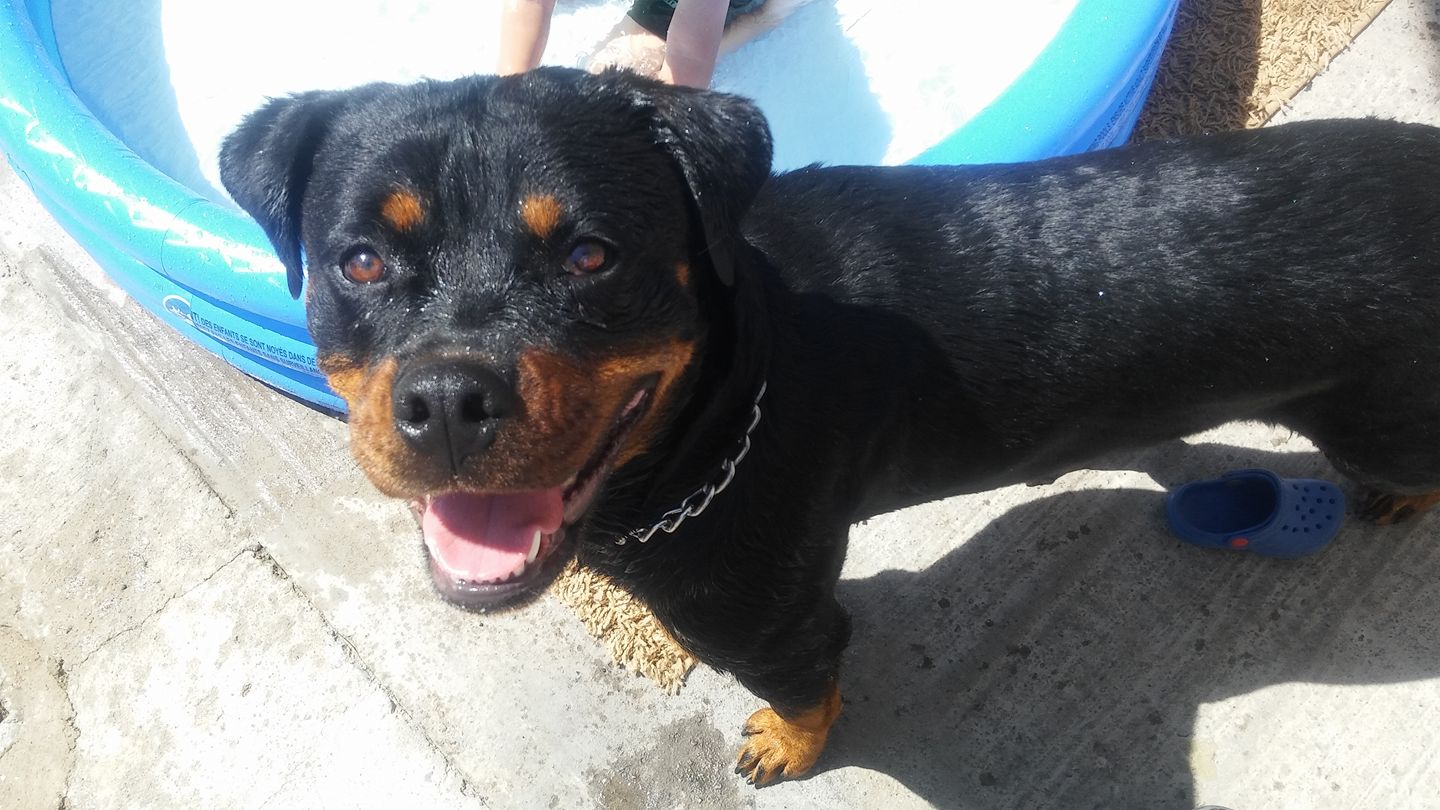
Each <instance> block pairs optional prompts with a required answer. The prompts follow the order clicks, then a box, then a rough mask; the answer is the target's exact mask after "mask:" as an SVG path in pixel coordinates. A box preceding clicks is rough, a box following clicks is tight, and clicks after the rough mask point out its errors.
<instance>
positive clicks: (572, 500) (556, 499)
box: [415, 385, 654, 610]
mask: <svg viewBox="0 0 1440 810" xmlns="http://www.w3.org/2000/svg"><path fill="white" fill-rule="evenodd" d="M653 390H654V388H653V386H652V385H646V386H643V387H641V388H640V389H639V390H637V391H636V392H635V394H634V395H632V396H631V397H630V400H629V401H628V402H627V403H626V405H625V406H624V407H623V408H621V409H620V413H619V414H618V415H617V416H616V418H615V421H614V422H613V423H612V424H611V427H610V430H609V431H608V432H607V433H606V435H605V437H604V438H603V439H602V440H601V441H600V442H599V444H598V446H597V448H596V450H595V452H594V454H593V455H592V456H591V457H590V460H589V461H587V462H585V464H584V465H582V466H581V468H580V469H579V470H578V471H576V473H575V474H574V475H572V476H571V477H570V479H569V480H568V481H566V482H565V483H564V484H562V485H560V486H558V487H551V488H549V489H543V490H533V491H528V492H515V493H477V492H449V493H445V494H441V495H429V496H426V497H425V498H423V499H421V500H420V501H418V502H417V503H416V504H415V506H416V508H417V510H418V511H419V512H420V528H421V531H422V533H423V534H424V536H425V550H426V552H427V553H428V555H429V558H430V575H431V578H432V579H433V580H434V582H435V588H436V589H437V590H438V591H440V595H441V596H443V597H445V599H447V600H449V601H450V602H453V603H455V604H457V605H460V606H461V607H465V608H469V609H472V610H487V609H492V608H498V607H503V606H505V605H508V604H513V603H514V602H517V601H519V600H520V599H522V598H524V597H526V596H528V595H530V594H533V593H537V592H538V591H539V589H540V587H541V586H543V585H547V584H549V583H550V581H551V580H552V579H554V577H555V575H556V574H558V573H559V571H560V568H561V566H562V565H563V564H564V563H565V562H566V561H567V560H568V559H569V557H570V554H569V553H568V552H571V551H573V548H572V544H571V543H570V542H567V540H568V538H567V537H566V530H567V529H568V528H570V527H571V526H573V525H574V524H575V522H576V521H578V520H579V519H580V518H581V517H582V516H583V515H584V514H585V512H586V510H587V509H588V508H589V507H590V503H591V502H592V501H593V500H594V499H595V495H596V493H597V492H598V491H599V490H600V485H601V484H602V483H603V482H604V480H605V478H606V476H607V475H608V473H609V472H610V468H611V466H612V465H613V464H614V463H615V459H616V457H617V456H618V455H619V453H620V449H621V447H623V446H624V441H625V438H626V437H627V436H628V435H629V433H630V431H631V430H632V429H633V428H634V427H635V425H637V424H638V423H639V422H640V418H641V417H642V416H644V415H645V411H646V409H647V408H648V407H649V404H650V397H651V394H652V391H653Z"/></svg>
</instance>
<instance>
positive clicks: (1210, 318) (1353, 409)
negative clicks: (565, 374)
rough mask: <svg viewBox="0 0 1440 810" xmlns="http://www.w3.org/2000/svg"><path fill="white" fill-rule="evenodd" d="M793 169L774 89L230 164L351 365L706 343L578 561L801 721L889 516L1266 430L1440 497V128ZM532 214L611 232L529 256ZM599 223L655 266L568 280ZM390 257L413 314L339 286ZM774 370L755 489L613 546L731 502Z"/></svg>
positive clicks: (660, 99) (541, 93) (372, 96)
mask: <svg viewBox="0 0 1440 810" xmlns="http://www.w3.org/2000/svg"><path fill="white" fill-rule="evenodd" d="M769 158H770V149H769V135H768V132H767V130H766V127H765V124H764V121H763V119H762V117H761V115H760V114H759V112H758V111H757V110H755V109H754V108H753V107H752V106H751V105H750V104H749V103H748V102H746V101H744V100H742V99H738V98H735V97H731V96H723V95H719V94H711V93H702V92H694V91H686V90H680V89H674V88H666V87H663V86H660V85H657V84H653V83H650V82H647V81H643V80H639V79H635V78H633V77H629V76H626V75H623V74H611V75H605V76H600V77H594V76H588V75H585V74H582V73H577V72H571V71H562V70H542V71H539V72H536V73H533V74H529V75H526V76H523V77H518V78H510V79H499V80H497V79H492V78H472V79H465V80H461V81H458V82H454V83H434V84H424V85H419V86H414V87H391V86H371V87H366V88H361V89H359V90H355V91H349V92H346V93H338V94H312V95H309V96H300V97H297V98H295V99H284V100H279V101H276V102H273V103H272V104H271V105H270V106H268V107H266V108H264V109H262V110H261V111H259V112H257V113H256V114H255V115H253V116H252V117H251V118H249V119H247V121H246V122H245V123H244V124H243V125H242V126H241V128H240V129H239V130H238V131H237V133H236V134H235V135H233V136H232V137H231V139H230V140H229V141H228V142H227V145H226V148H225V152H224V157H223V164H222V167H223V170H224V178H225V182H226V184H227V186H228V187H229V188H230V190H231V192H232V194H234V196H235V198H236V200H237V201H239V202H240V204H241V205H242V206H244V207H245V208H246V209H247V210H249V211H250V212H251V213H252V214H253V215H255V217H256V218H257V219H258V220H259V221H260V223H261V224H262V225H263V226H264V227H265V228H266V230H267V232H268V233H269V234H270V235H271V238H272V239H273V240H274V241H275V243H276V247H277V250H278V251H279V254H280V256H281V257H282V259H284V260H285V261H286V262H287V264H288V265H289V267H290V270H291V273H292V276H293V277H294V279H295V280H296V281H297V282H298V279H299V273H300V267H299V263H298V262H299V260H298V256H299V244H300V242H301V241H303V244H304V246H305V250H306V253H307V255H308V256H309V258H310V265H309V266H310V269H309V274H310V280H309V283H310V285H311V286H312V287H313V291H312V293H311V298H310V302H309V317H310V323H311V328H312V332H313V334H314V337H315V340H316V342H317V345H318V346H319V348H320V350H321V351H322V352H332V353H334V352H338V353H346V354H350V355H352V356H385V355H392V356H397V357H399V358H401V360H402V362H403V360H404V358H406V357H408V356H412V355H413V354H415V353H416V352H417V351H420V350H422V348H423V347H427V346H428V347H433V346H436V345H450V344H464V345H467V346H473V347H482V348H483V349H484V351H486V352H487V353H489V354H490V355H491V356H493V357H495V358H497V360H496V362H497V363H498V364H499V365H500V367H501V371H502V372H504V373H506V374H510V373H512V372H511V369H509V368H508V367H506V366H505V364H506V363H507V362H509V361H511V360H513V358H514V356H515V354H516V352H517V351H519V350H521V349H523V348H524V347H526V346H535V345H544V346H548V347H554V348H559V349H562V350H564V351H567V352H571V353H573V354H576V355H578V356H585V354H586V353H587V352H590V351H598V350H606V351H610V350H614V349H616V348H617V347H621V348H623V347H624V346H625V345H629V342H633V341H640V340H641V339H643V338H650V337H654V336H659V335H681V336H684V337H687V338H693V339H696V340H698V341H700V344H701V346H702V351H701V352H700V354H699V357H700V359H699V360H698V361H697V362H696V363H695V364H694V366H693V367H692V368H691V370H690V371H689V373H688V374H687V379H686V381H685V385H684V386H683V390H682V391H681V394H680V401H679V404H678V405H677V407H676V408H675V409H674V410H673V411H672V412H671V413H670V417H669V420H668V421H669V430H668V432H667V433H666V434H665V435H664V436H663V437H662V438H661V440H660V441H659V442H658V443H657V444H656V445H655V449H654V451H653V452H652V453H650V454H649V455H647V456H645V457H642V458H641V459H638V460H637V461H635V462H634V463H632V464H631V465H629V466H627V467H626V468H624V469H621V470H619V471H618V472H617V473H616V474H615V475H614V476H613V477H612V478H611V480H610V481H609V483H608V485H607V487H606V489H605V492H604V493H603V495H602V497H601V499H600V500H599V501H598V502H597V505H596V506H595V507H594V508H593V509H592V512H591V514H590V516H589V517H588V518H587V520H586V522H585V524H584V526H583V529H582V538H581V543H580V548H579V554H580V556H581V559H582V561H583V562H584V563H586V564H587V565H589V566H592V567H593V568H595V569H598V570H600V571H602V572H604V573H606V574H608V575H610V576H611V577H613V578H614V579H615V580H616V581H617V582H619V583H620V584H622V585H623V586H624V587H626V588H628V589H630V590H631V591H633V592H634V593H635V594H637V595H638V596H639V597H640V598H641V599H643V600H644V601H645V602H646V603H647V604H648V605H649V606H650V607H651V608H652V609H653V610H654V611H655V613H656V614H657V615H658V616H659V617H660V618H661V619H662V620H663V621H664V622H665V623H666V624H667V625H668V626H669V627H671V628H672V629H673V631H674V632H675V634H676V636H677V637H678V638H679V639H680V640H681V641H682V642H683V643H684V644H685V646H687V647H688V648H689V649H691V650H692V651H694V652H695V653H696V654H697V655H698V656H699V657H700V658H701V659H702V660H703V661H705V662H706V663H708V664H711V665H713V666H716V667H719V668H721V669H724V670H728V671H730V672H733V673H734V674H735V675H736V676H737V677H738V678H739V679H740V680H741V681H742V682H743V683H744V684H745V685H746V686H747V687H748V688H750V689H751V690H752V691H754V692H755V693H756V694H757V695H759V696H760V697H762V698H764V699H766V700H768V701H771V702H772V703H773V704H774V705H775V706H776V707H777V708H779V709H781V710H787V709H788V710H798V709H803V708H808V707H811V706H814V705H816V704H817V703H818V701H819V700H820V698H821V697H822V696H823V695H824V694H825V692H826V690H827V689H828V685H829V684H830V682H831V681H832V680H833V679H834V678H835V677H836V673H837V668H838V665H839V659H840V655H841V652H842V650H843V649H844V647H845V644H846V642H847V639H848V635H849V629H848V628H849V625H848V620H847V618H846V615H845V613H844V611H843V610H842V609H841V607H840V606H839V605H838V604H837V603H836V602H835V600H834V597H833V591H834V585H835V582H836V579H837V577H838V576H839V572H840V567H841V563H842V560H843V558H844V554H845V544H846V536H847V532H848V528H849V526H850V524H851V523H853V522H855V521H857V520H859V519H862V518H865V517H866V516H869V515H873V514H876V513H879V512H884V511H887V510H892V509H895V508H898V507H902V506H906V505H909V504H915V503H919V502H922V501H928V500H932V499H935V498H940V497H944V496H947V495H952V494H957V493H965V492H976V491H981V490H985V489H989V488H993V487H998V486H1001V485H1005V484H1011V483H1016V482H1033V481H1041V480H1049V479H1050V478H1052V477H1054V476H1056V475H1058V474H1060V473H1063V472H1066V471H1068V470H1071V469H1075V468H1077V467H1080V466H1083V465H1084V464H1085V463H1086V462H1087V460H1089V459H1092V458H1093V457H1095V456H1096V455H1098V454H1100V453H1102V452H1105V451H1110V450H1115V449H1120V448H1128V447H1135V446H1140V445H1145V444H1149V443H1152V442H1157V441H1160V440H1163V439H1169V438H1173V437H1177V436H1182V435H1185V434H1188V433H1191V432H1194V431H1198V430H1201V429H1204V428H1208V427H1211V426H1214V425H1217V424H1220V423H1223V422H1226V421H1230V420H1234V419H1259V420H1265V421H1268V422H1273V423H1278V424H1281V425H1285V426H1287V427H1290V428H1292V429H1294V430H1296V431H1298V432H1300V433H1302V434H1304V435H1306V436H1308V437H1309V438H1311V439H1312V440H1314V441H1315V442H1316V444H1317V445H1318V446H1319V447H1320V448H1321V449H1322V450H1323V451H1324V452H1325V453H1326V454H1327V455H1328V456H1329V458H1330V459H1331V460H1332V461H1333V462H1334V463H1335V465H1336V466H1337V467H1338V468H1339V469H1340V470H1341V471H1343V472H1344V473H1345V474H1346V475H1348V476H1350V477H1351V478H1353V479H1355V480H1356V481H1357V482H1358V483H1360V484H1363V485H1366V486H1368V487H1373V488H1375V489H1378V490H1383V491H1385V492H1391V493H1420V492H1425V491H1429V490H1434V489H1437V488H1440V383H1437V380H1440V355H1437V348H1440V284H1437V281H1440V131H1437V130H1435V129H1431V128H1428V127H1423V126H1416V125H1405V124H1395V123H1388V122H1381V121H1374V120H1363V121H1362V120H1355V121H1323V122H1314V123H1299V124H1291V125H1287V126H1281V127H1274V128H1270V129H1265V130H1260V131H1254V132H1244V133H1234V134H1225V135H1217V136H1214V137H1209V138H1203V139H1198V140H1188V141H1181V142H1165V143H1152V144H1146V145H1141V146H1137V147H1133V148H1127V149H1121V150H1115V151H1106V152H1099V153H1093V154H1087V155H1081V156H1075V157H1067V158H1060V159H1056V160H1050V161H1044V162H1039V163H1033V164H1025V165H1010V166H990V167H956V168H852V167H837V168H809V169H804V170H801V171H796V172H791V173H788V174H783V175H779V176H776V177H771V178H769V179H768V182H767V181H766V178H767V176H768V173H769ZM397 178H399V179H404V180H405V181H407V182H410V183H413V184H416V186H417V187H418V188H419V189H420V190H421V191H422V192H423V193H424V194H425V195H427V196H428V197H430V198H432V199H434V200H437V201H438V205H436V206H435V212H436V216H435V217H434V219H433V220H430V221H427V224H426V225H425V227H424V228H422V229H420V230H419V231H417V232H416V233H415V234H413V235H410V236H407V237H403V238H402V237H397V236H395V235H393V234H386V233H383V229H380V228H378V227H377V226H376V224H375V222H374V215H373V213H371V212H373V210H374V205H375V199H376V198H377V197H378V196H380V195H383V194H384V193H386V191H387V190H388V189H389V188H390V187H391V185H392V184H393V182H394V181H395V180H396V179H397ZM762 183H763V187H762ZM522 188H531V189H533V190H535V191H541V192H545V193H551V194H555V195H557V196H559V197H561V198H562V199H564V200H566V201H567V203H570V204H575V205H578V206H579V208H580V210H582V211H584V212H586V214H585V217H586V220H585V221H584V222H581V223H572V224H567V225H566V226H564V230H565V233H566V234H567V235H566V236H562V237H557V241H555V242H554V243H553V244H552V243H541V242H537V241H536V240H534V239H527V237H526V236H525V234H524V233H523V232H522V231H521V230H520V226H519V224H518V220H517V219H516V218H515V216H514V210H515V206H516V201H517V200H518V194H519V193H520V191H519V189H522ZM586 229H589V230H592V231H596V232H599V233H602V234H603V235H604V236H606V238H608V239H610V240H612V241H613V242H614V243H615V244H616V245H617V246H618V247H619V251H620V255H621V256H622V257H623V261H622V262H621V266H620V267H618V268H617V269H616V270H614V271H609V272H608V273H607V274H602V276H599V277H594V278H586V279H574V278H570V277H565V276H564V275H563V274H559V273H556V272H555V269H554V268H555V267H556V266H557V263H558V261H559V260H560V258H563V251H564V250H565V249H566V247H567V244H566V242H565V240H566V239H568V238H570V236H573V235H574V234H578V233H581V232H582V231H586ZM357 243H365V244H369V245H372V246H374V247H376V248H378V249H380V250H381V251H382V252H383V253H384V254H385V255H386V256H387V259H388V260H389V261H391V263H392V264H393V265H394V266H395V267H397V268H398V270H399V272H398V275H397V278H396V280H395V281H393V282H391V283H389V284H388V285H385V289H383V290H376V289H357V288H355V287H354V285H347V284H345V283H344V282H343V281H342V280H341V279H340V277H339V275H338V273H337V271H336V269H335V267H336V264H337V263H338V262H339V261H340V259H341V258H343V254H344V252H345V251H346V250H348V249H350V248H351V247H352V246H353V245H355V244H357ZM680 260H685V261H688V262H690V263H691V265H692V266H693V267H695V268H696V271H697V272H696V273H695V284H696V292H697V293H698V296H694V295H691V294H690V293H687V292H686V291H685V290H684V289H683V288H682V287H681V286H680V285H679V283H678V282H676V281H675V280H674V274H673V272H672V267H673V262H675V261H680ZM762 380H765V381H767V382H768V386H769V391H768V393H767V394H766V396H765V399H764V403H763V419H762V421H761V422H760V425H759V427H758V428H757V429H756V432H755V436H754V442H755V446H754V449H753V450H752V451H751V453H750V455H749V457H748V458H747V459H746V460H745V461H744V462H743V464H742V465H741V466H740V469H739V471H738V473H737V475H736V477H735V481H734V484H733V485H732V486H731V487H730V488H729V489H728V490H726V491H725V492H724V493H722V494H721V495H720V496H718V497H717V498H716V500H715V501H714V503H713V504H712V506H711V507H710V509H709V510H708V511H707V512H706V513H705V514H703V515H702V516H700V517H697V518H693V519H691V520H689V521H688V522H686V523H685V524H684V526H683V528H681V529H680V530H679V531H678V532H676V533H675V534H673V535H667V534H663V533H662V534H659V535H657V536H656V537H655V538H654V539H653V540H652V541H650V542H649V543H648V544H645V545H639V544H636V543H633V542H632V543H629V544H627V545H624V546H617V545H615V544H614V543H613V537H614V536H615V534H617V533H620V532H623V531H627V530H629V529H632V528H636V527H639V526H644V525H648V524H650V523H652V522H654V521H655V520H656V519H658V518H659V517H660V515H661V514H663V513H664V512H665V511H666V510H668V509H670V508H671V507H673V506H674V505H676V504H677V503H678V502H679V501H680V500H681V499H682V498H684V497H685V496H687V495H689V494H690V493H691V492H693V491H694V490H695V489H696V488H697V487H699V486H700V485H701V484H703V483H705V482H707V481H713V480H715V479H716V478H718V475H719V465H720V462H721V460H722V459H723V458H725V457H726V456H727V455H730V454H732V453H733V452H734V451H735V449H736V443H737V442H738V438H739V436H740V435H741V433H742V432H743V429H744V426H745V424H746V423H747V422H748V419H749V410H750V403H751V401H752V399H753V397H754V395H755V393H756V390H757V389H758V387H759V385H760V383H761V381H762Z"/></svg>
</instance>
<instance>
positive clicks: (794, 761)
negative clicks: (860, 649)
mask: <svg viewBox="0 0 1440 810" xmlns="http://www.w3.org/2000/svg"><path fill="white" fill-rule="evenodd" d="M827 602H828V604H826V605H825V606H824V607H822V608H819V609H817V610H815V611H814V612H813V613H811V614H810V615H809V616H807V617H806V619H805V620H804V621H803V622H801V623H800V625H799V626H798V627H796V628H794V629H793V630H792V631H791V632H789V633H786V634H785V635H784V636H782V637H780V638H776V639H772V640H771V641H770V643H768V644H766V645H765V646H766V650H765V651H764V652H763V653H761V654H760V655H759V656H758V657H755V658H750V659H749V660H747V661H746V662H745V665H744V666H742V667H736V672H735V674H736V676H737V677H738V678H739V679H740V682H741V683H743V684H744V685H745V686H746V687H747V688H749V689H750V691H752V692H754V693H755V694H756V695H757V696H759V697H761V698H763V699H765V700H767V701H769V703H770V705H769V706H768V707H766V708H763V709H760V710H759V711H756V712H755V713H754V714H752V715H750V719H749V720H747V721H746V722H745V729H744V732H743V733H744V735H745V738H746V739H745V744H744V745H743V746H742V747H741V749H740V755H739V757H738V758H737V760H736V763H735V772H736V773H738V774H741V775H743V776H745V778H746V779H747V780H748V781H750V782H751V783H752V784H755V785H760V786H763V785H767V784H769V783H771V782H773V781H775V780H776V779H778V778H781V777H788V778H793V777H797V776H801V775H803V774H805V773H806V772H808V771H809V770H810V769H811V768H812V767H813V766H814V765H815V762H816V760H818V759H819V758H820V753H821V752H822V751H823V750H825V742H826V740H827V739H828V737H829V735H830V727H831V726H832V725H833V724H834V723H835V720H836V718H838V717H839V716H840V707H841V699H840V678H839V669H840V654H841V652H842V651H843V650H844V648H845V645H846V643H847V642H848V641H849V636H850V620H849V617H848V616H847V615H846V614H845V612H844V611H843V610H842V609H841V608H840V606H839V605H838V604H836V603H835V602H834V600H833V599H829V600H827Z"/></svg>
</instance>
